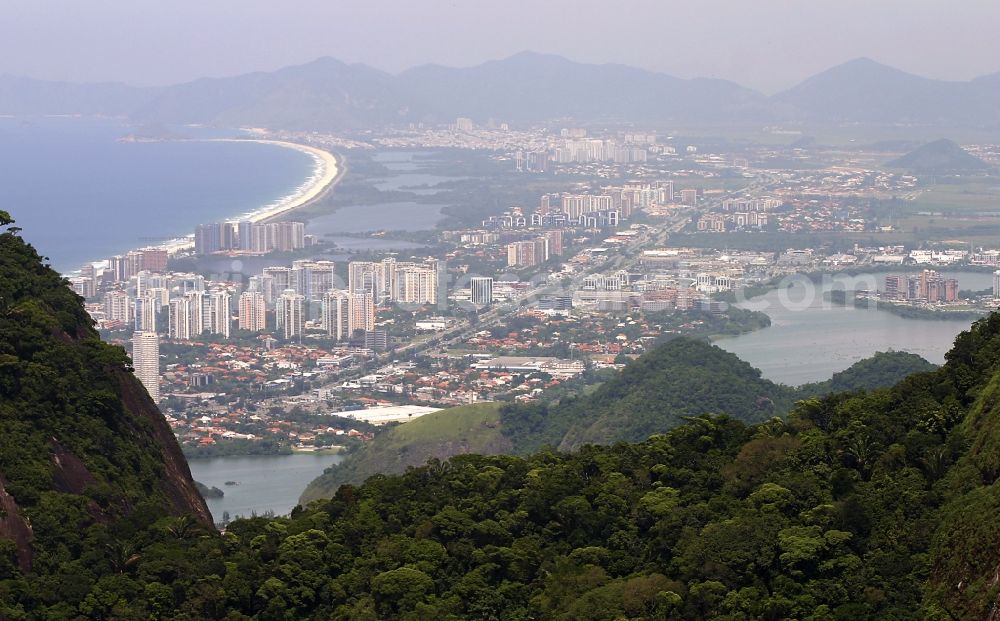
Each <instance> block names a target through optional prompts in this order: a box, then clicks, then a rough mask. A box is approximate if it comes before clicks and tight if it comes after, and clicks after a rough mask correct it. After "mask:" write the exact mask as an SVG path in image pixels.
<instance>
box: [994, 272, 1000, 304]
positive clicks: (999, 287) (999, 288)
mask: <svg viewBox="0 0 1000 621" xmlns="http://www.w3.org/2000/svg"><path fill="white" fill-rule="evenodd" d="M993 297H995V298H1000V270H997V271H995V272H993Z"/></svg>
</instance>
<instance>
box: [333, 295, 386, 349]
mask: <svg viewBox="0 0 1000 621" xmlns="http://www.w3.org/2000/svg"><path fill="white" fill-rule="evenodd" d="M323 327H324V329H326V332H327V334H329V335H330V336H332V337H333V338H335V339H337V340H338V341H345V340H348V339H350V338H351V337H352V336H353V335H354V333H355V332H357V331H358V330H373V329H374V328H375V301H374V299H373V298H372V295H371V294H370V293H368V292H357V293H351V292H349V291H338V290H334V291H328V292H327V293H326V295H324V296H323Z"/></svg>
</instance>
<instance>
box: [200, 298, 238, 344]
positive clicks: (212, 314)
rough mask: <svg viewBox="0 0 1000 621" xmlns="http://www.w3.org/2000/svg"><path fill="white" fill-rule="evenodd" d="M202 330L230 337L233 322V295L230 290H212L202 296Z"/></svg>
mask: <svg viewBox="0 0 1000 621" xmlns="http://www.w3.org/2000/svg"><path fill="white" fill-rule="evenodd" d="M201 317H202V321H201V328H202V330H201V331H202V332H210V333H211V334H219V335H221V336H224V337H226V338H229V333H230V330H231V328H232V323H233V311H232V296H231V295H229V292H228V291H212V292H210V293H207V294H205V295H204V296H203V297H202V310H201Z"/></svg>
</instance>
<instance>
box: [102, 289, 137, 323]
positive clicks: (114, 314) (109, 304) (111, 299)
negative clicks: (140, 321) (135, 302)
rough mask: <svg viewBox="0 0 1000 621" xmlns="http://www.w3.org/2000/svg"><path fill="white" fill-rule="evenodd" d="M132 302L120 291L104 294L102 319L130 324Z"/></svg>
mask: <svg viewBox="0 0 1000 621" xmlns="http://www.w3.org/2000/svg"><path fill="white" fill-rule="evenodd" d="M132 312H133V308H132V300H131V299H130V298H129V296H128V294H127V293H125V292H124V291H122V290H121V289H115V290H114V291H108V292H107V293H105V294H104V318H105V319H106V320H107V321H119V322H121V323H130V322H131V321H132Z"/></svg>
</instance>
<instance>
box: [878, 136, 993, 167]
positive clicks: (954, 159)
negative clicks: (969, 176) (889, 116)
mask: <svg viewBox="0 0 1000 621" xmlns="http://www.w3.org/2000/svg"><path fill="white" fill-rule="evenodd" d="M886 166H888V167H889V168H900V169H903V170H907V171H910V172H914V173H923V174H937V175H945V174H955V173H975V172H987V171H990V170H992V169H993V167H992V166H990V165H989V164H987V163H986V162H984V161H983V160H981V159H979V158H978V157H975V156H974V155H971V154H969V153H968V152H967V151H966V150H965V149H963V148H962V147H960V146H958V145H957V144H955V143H954V142H952V141H951V140H947V139H941V140H935V141H934V142H929V143H927V144H925V145H921V146H919V147H917V148H916V149H914V150H913V151H910V152H909V153H907V154H906V155H904V156H902V157H900V158H897V159H894V160H892V161H891V162H888V163H886Z"/></svg>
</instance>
